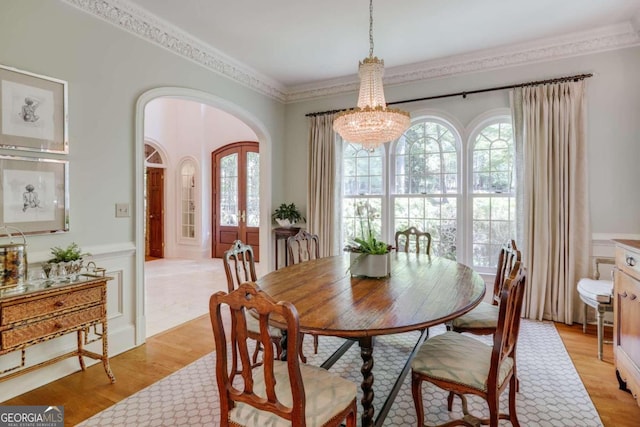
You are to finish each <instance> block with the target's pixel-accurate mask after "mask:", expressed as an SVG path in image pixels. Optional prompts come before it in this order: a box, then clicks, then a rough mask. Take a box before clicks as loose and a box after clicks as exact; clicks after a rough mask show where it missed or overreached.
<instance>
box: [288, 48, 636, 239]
mask: <svg viewBox="0 0 640 427" xmlns="http://www.w3.org/2000/svg"><path fill="white" fill-rule="evenodd" d="M356 59H357V58H356ZM356 59H354V70H355V68H356V66H357V62H356ZM581 73H593V74H594V76H593V77H592V78H590V79H588V86H587V87H588V89H587V90H588V105H587V111H588V144H589V163H590V174H589V180H590V198H591V199H590V200H591V219H592V231H593V233H594V238H595V239H596V240H599V239H606V238H608V237H611V236H616V235H632V236H636V237H640V191H639V190H638V186H639V185H640V167H638V162H639V161H640V79H639V78H638V75H640V47H635V48H629V49H621V50H616V51H611V52H605V53H599V54H594V55H585V56H580V57H575V58H569V59H564V60H559V61H552V62H544V63H539V64H531V65H526V66H521V67H512V68H505V69H502V70H495V71H488V72H482V73H474V74H467V75H463V76H456V77H451V78H441V79H434V80H429V81H424V82H421V83H416V84H407V85H403V86H397V87H386V90H385V92H386V98H387V102H392V101H396V100H402V99H414V98H420V97H426V96H432V95H440V94H445V93H451V92H461V91H464V90H473V89H482V88H486V87H494V86H502V85H506V84H512V83H520V82H527V81H534V80H543V79H547V78H554V77H560V76H566V75H574V74H581ZM356 98H357V95H356V94H355V93H352V94H349V95H342V96H333V97H328V98H324V99H319V100H313V101H306V102H299V103H296V104H290V105H287V108H286V123H287V126H286V151H285V159H284V160H285V163H286V164H287V169H286V176H285V183H286V184H285V193H286V194H287V195H288V199H290V200H292V201H294V202H295V203H296V204H298V205H299V206H303V207H305V208H306V194H307V186H306V185H307V184H306V180H303V179H300V178H299V177H306V176H307V162H306V158H307V145H308V123H307V118H306V117H305V116H304V115H305V114H306V113H310V112H315V111H325V110H332V109H337V108H350V107H353V106H355V103H356ZM398 107H401V108H403V109H405V110H407V111H409V112H412V113H414V114H415V113H416V112H418V111H420V110H424V109H430V110H436V111H441V112H443V113H445V114H447V115H450V116H454V117H456V118H457V119H458V120H459V121H460V122H461V124H462V126H464V127H467V126H468V125H469V123H470V122H471V121H472V120H473V118H475V117H476V116H478V115H479V114H481V113H482V112H484V111H487V110H490V109H493V108H505V107H506V108H508V107H509V95H508V92H507V91H500V92H489V93H485V94H478V95H471V96H469V97H467V99H462V98H461V97H457V98H445V99H440V100H433V101H422V102H415V103H409V104H402V105H399V106H398Z"/></svg>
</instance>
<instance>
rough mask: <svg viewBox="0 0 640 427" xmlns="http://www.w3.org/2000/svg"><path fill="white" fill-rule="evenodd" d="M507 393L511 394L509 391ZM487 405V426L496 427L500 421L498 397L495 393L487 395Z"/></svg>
mask: <svg viewBox="0 0 640 427" xmlns="http://www.w3.org/2000/svg"><path fill="white" fill-rule="evenodd" d="M514 391H515V388H514ZM509 393H511V390H509ZM487 403H488V404H489V425H490V426H491V427H498V422H499V420H500V396H499V395H496V394H495V393H489V395H488V396H487Z"/></svg>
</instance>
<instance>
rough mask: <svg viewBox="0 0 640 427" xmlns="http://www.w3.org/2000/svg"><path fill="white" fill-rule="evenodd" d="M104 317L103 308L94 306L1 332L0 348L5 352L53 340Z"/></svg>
mask: <svg viewBox="0 0 640 427" xmlns="http://www.w3.org/2000/svg"><path fill="white" fill-rule="evenodd" d="M104 316H105V314H104V307H103V306H96V307H89V308H85V309H84V310H80V311H75V312H72V313H68V314H64V315H61V316H58V317H55V318H51V319H45V320H41V321H39V322H35V323H31V324H28V325H24V326H20V327H17V328H13V329H9V330H7V331H3V332H2V335H1V337H2V339H1V340H0V348H1V349H2V350H7V349H9V348H13V347H16V346H19V345H21V344H24V343H28V342H30V341H35V340H38V339H40V338H46V339H48V338H49V337H50V338H53V337H55V336H57V335H58V334H62V333H64V332H66V331H70V330H73V329H74V328H77V327H78V326H81V325H84V324H87V323H89V322H93V321H98V320H101V319H103V318H104Z"/></svg>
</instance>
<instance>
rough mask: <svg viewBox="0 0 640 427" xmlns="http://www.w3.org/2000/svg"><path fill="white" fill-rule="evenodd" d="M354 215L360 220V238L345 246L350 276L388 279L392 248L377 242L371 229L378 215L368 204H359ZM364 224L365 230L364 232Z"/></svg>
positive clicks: (379, 241)
mask: <svg viewBox="0 0 640 427" xmlns="http://www.w3.org/2000/svg"><path fill="white" fill-rule="evenodd" d="M356 215H357V216H358V218H359V219H360V232H361V235H362V237H356V238H354V239H353V241H354V244H350V245H347V246H346V247H345V251H347V252H349V253H350V264H349V265H350V267H349V269H350V271H351V275H352V276H365V277H388V276H389V275H390V274H391V257H390V252H391V249H392V246H391V245H390V244H388V243H386V242H383V241H381V240H378V239H376V238H375V236H374V234H373V230H372V229H371V222H372V221H373V220H375V219H376V218H377V217H378V216H379V214H378V213H377V212H376V210H375V209H374V208H373V207H372V206H371V205H370V204H369V202H362V203H359V204H358V206H357V207H356ZM365 224H366V230H365Z"/></svg>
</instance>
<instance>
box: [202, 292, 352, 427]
mask: <svg viewBox="0 0 640 427" xmlns="http://www.w3.org/2000/svg"><path fill="white" fill-rule="evenodd" d="M223 308H224V312H225V314H226V313H227V311H226V310H227V309H228V310H229V311H228V313H230V318H231V320H230V322H229V321H223V319H222V313H223ZM250 311H251V312H255V313H257V314H258V316H259V318H258V323H259V330H260V335H259V340H260V342H261V343H262V345H263V347H264V352H265V357H264V362H263V364H262V365H260V366H258V367H253V365H252V364H251V362H250V359H249V356H250V355H249V346H248V345H247V339H248V338H249V330H248V323H247V320H248V319H249V317H251V316H246V315H245V314H246V313H247V312H250ZM209 313H210V316H211V325H212V328H213V335H214V339H215V346H216V380H217V384H218V392H219V395H220V425H221V426H223V427H226V426H281V425H286V426H300V427H305V426H340V425H341V424H342V421H343V420H345V419H346V425H347V426H348V427H355V425H356V413H357V407H356V396H357V386H356V384H355V383H353V382H351V381H349V380H346V379H343V378H341V377H339V376H338V375H335V374H333V373H330V372H329V371H327V370H325V369H322V368H320V367H316V366H310V365H305V364H301V363H300V360H299V359H298V358H297V357H288V358H287V360H286V361H281V360H277V359H275V358H274V354H273V347H272V346H271V345H270V341H271V337H270V335H269V328H270V326H269V322H270V320H271V317H272V316H276V317H277V318H278V320H279V321H280V322H282V323H283V324H284V325H286V330H287V331H288V333H287V345H286V349H287V353H288V354H295V353H296V349H297V348H299V341H300V332H299V328H300V326H299V318H298V312H297V311H296V308H295V307H294V305H293V304H291V303H289V302H284V301H281V302H276V301H275V300H273V298H271V297H270V296H269V295H267V294H266V293H264V292H263V291H261V290H260V289H259V287H258V286H257V285H256V284H255V283H254V282H245V283H243V284H241V285H240V286H239V287H238V288H237V289H236V290H234V291H233V292H230V293H228V294H227V293H224V292H218V293H216V294H214V295H212V296H211V299H210V301H209ZM227 340H228V341H229V345H230V347H231V348H232V349H235V350H236V351H234V352H232V356H231V358H229V354H228V349H227Z"/></svg>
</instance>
